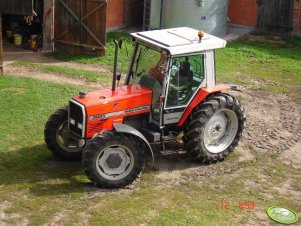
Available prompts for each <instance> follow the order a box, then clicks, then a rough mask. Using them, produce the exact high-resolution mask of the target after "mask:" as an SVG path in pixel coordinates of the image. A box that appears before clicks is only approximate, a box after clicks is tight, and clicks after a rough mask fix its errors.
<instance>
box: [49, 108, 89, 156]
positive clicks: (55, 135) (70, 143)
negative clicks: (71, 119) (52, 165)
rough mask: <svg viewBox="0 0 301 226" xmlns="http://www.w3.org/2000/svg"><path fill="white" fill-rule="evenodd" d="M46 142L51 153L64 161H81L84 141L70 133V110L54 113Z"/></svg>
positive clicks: (63, 109) (60, 110) (64, 109)
mask: <svg viewBox="0 0 301 226" xmlns="http://www.w3.org/2000/svg"><path fill="white" fill-rule="evenodd" d="M44 136H45V142H46V144H47V147H48V148H49V149H50V150H51V152H52V153H53V154H54V155H55V156H58V157H60V158H62V159H64V160H78V159H81V156H82V150H83V147H84V145H85V140H84V139H76V138H75V137H74V136H72V135H71V134H70V133H69V132H68V108H61V109H59V110H57V111H56V112H54V113H53V114H52V115H51V116H50V118H49V120H48V121H47V123H46V126H45V131H44Z"/></svg>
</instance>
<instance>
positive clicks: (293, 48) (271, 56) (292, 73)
mask: <svg viewBox="0 0 301 226" xmlns="http://www.w3.org/2000/svg"><path fill="white" fill-rule="evenodd" d="M300 46H301V39H300V38H298V37H292V38H290V39H280V38H275V37H270V36H247V37H243V38H241V39H239V40H236V41H233V42H230V43H229V44H228V46H227V48H225V49H219V50H216V62H217V78H218V80H219V81H222V82H224V81H231V82H236V83H239V84H252V80H257V81H261V85H262V86H263V88H264V89H265V90H267V91H272V92H277V93H279V92H280V93H282V92H290V91H296V89H299V90H300V87H294V86H295V85H298V86H300V85H301V66H300V65H301V48H300ZM267 83H269V84H267Z"/></svg>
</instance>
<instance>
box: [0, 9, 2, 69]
mask: <svg viewBox="0 0 301 226" xmlns="http://www.w3.org/2000/svg"><path fill="white" fill-rule="evenodd" d="M2 44H3V41H2V14H0V75H3V48H2Z"/></svg>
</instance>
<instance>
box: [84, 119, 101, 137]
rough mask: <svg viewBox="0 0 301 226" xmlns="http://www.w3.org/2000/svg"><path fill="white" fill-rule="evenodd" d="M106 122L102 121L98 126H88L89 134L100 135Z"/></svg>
mask: <svg viewBox="0 0 301 226" xmlns="http://www.w3.org/2000/svg"><path fill="white" fill-rule="evenodd" d="M103 123H104V121H100V122H98V123H97V124H88V126H87V133H88V134H93V133H99V132H101V130H102V126H103Z"/></svg>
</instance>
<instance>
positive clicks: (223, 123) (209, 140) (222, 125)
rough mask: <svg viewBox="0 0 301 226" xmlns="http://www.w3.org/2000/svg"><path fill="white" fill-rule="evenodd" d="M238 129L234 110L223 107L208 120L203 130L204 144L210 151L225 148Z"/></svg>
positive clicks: (213, 151) (215, 151)
mask: <svg viewBox="0 0 301 226" xmlns="http://www.w3.org/2000/svg"><path fill="white" fill-rule="evenodd" d="M237 131H238V118H237V115H236V113H235V112H234V111H232V110H229V109H223V110H220V111H218V112H216V113H215V114H214V115H213V116H212V117H211V118H210V119H209V121H208V123H207V125H206V127H205V130H204V144H205V146H206V148H207V150H208V151H209V152H211V153H214V154H216V153H220V152H223V151H224V150H226V149H227V148H228V147H229V146H230V145H231V143H232V142H233V140H234V138H235V137H236V134H237Z"/></svg>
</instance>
